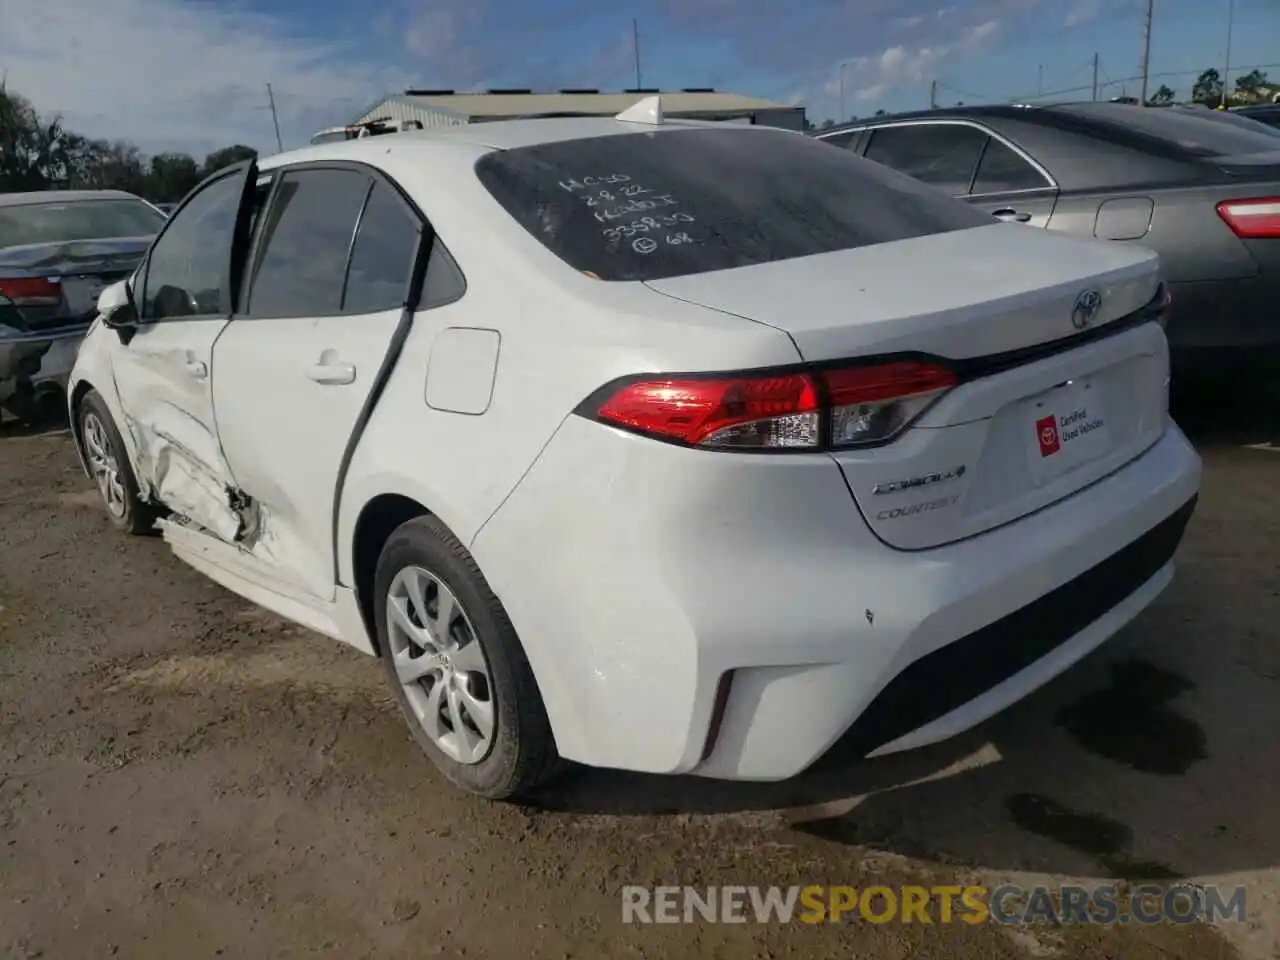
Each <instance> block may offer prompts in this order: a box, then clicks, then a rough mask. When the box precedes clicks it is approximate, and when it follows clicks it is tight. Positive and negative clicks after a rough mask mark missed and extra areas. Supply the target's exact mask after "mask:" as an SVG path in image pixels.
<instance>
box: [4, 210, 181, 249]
mask: <svg viewBox="0 0 1280 960" xmlns="http://www.w3.org/2000/svg"><path fill="white" fill-rule="evenodd" d="M164 222H165V218H164V214H162V213H161V212H160V211H159V210H156V209H154V208H152V207H151V206H149V205H148V204H146V203H143V202H142V201H141V200H127V199H125V200H71V201H62V202H58V201H50V202H48V203H24V204H21V205H18V206H9V207H6V206H0V247H17V246H21V245H23V244H28V243H66V242H68V241H71V240H101V239H105V238H107V237H149V236H154V235H155V234H157V233H159V232H160V228H161V227H163V226H164Z"/></svg>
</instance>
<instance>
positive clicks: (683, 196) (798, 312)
mask: <svg viewBox="0 0 1280 960" xmlns="http://www.w3.org/2000/svg"><path fill="white" fill-rule="evenodd" d="M1158 267H1159V264H1158V261H1157V258H1156V257H1155V255H1154V254H1152V253H1149V252H1147V251H1145V250H1144V249H1142V248H1140V247H1135V246H1130V245H1124V244H1114V243H1106V244H1104V243H1101V242H1086V241H1078V240H1073V239H1069V238H1067V237H1063V236H1059V235H1055V234H1051V233H1045V232H1044V231H1041V230H1032V229H1028V228H1026V227H1025V226H1021V225H1016V224H1006V223H997V222H992V220H991V218H990V217H988V216H987V215H985V214H983V213H981V212H979V211H976V210H974V209H972V208H970V207H968V206H967V205H965V204H963V203H960V202H958V201H955V200H952V199H950V198H947V197H945V196H943V195H941V194H939V193H937V192H935V191H934V190H932V189H931V188H929V187H927V186H922V185H919V184H917V183H916V182H915V181H913V180H911V179H908V178H907V177H905V176H901V175H898V174H895V173H893V172H891V171H889V170H887V169H885V168H884V167H881V166H878V165H876V164H873V163H870V162H867V161H864V160H861V159H858V158H856V157H854V156H852V155H850V154H849V153H847V152H845V151H839V150H832V149H831V148H830V147H829V146H827V145H825V144H822V143H819V142H817V141H814V140H812V139H809V138H806V137H804V136H802V135H798V134H793V133H789V132H783V131H779V130H773V129H768V128H762V127H742V126H736V125H717V124H704V123H694V122H684V121H675V120H666V121H664V120H663V117H662V115H661V108H660V104H659V103H657V102H653V101H645V102H642V103H641V104H639V105H638V106H637V107H635V108H633V109H632V110H630V111H628V112H627V113H625V114H622V115H620V116H619V117H617V118H612V119H545V120H526V121H515V122H505V123H492V124H483V125H470V126H461V127H454V128H450V129H447V130H440V131H429V132H423V133H401V134H394V135H389V136H384V137H377V138H369V139H364V140H357V141H351V142H346V143H333V144H324V145H321V146H317V147H312V148H307V149H304V150H300V151H297V152H293V153H284V154H280V155H278V156H274V157H271V158H270V159H268V160H266V161H264V162H261V163H260V164H258V165H256V166H254V165H241V166H238V167H234V168H230V169H227V170H224V171H221V172H219V173H218V174H215V175H214V176H213V177H211V178H210V179H208V180H207V181H205V182H204V183H203V184H201V185H200V186H199V187H198V188H196V190H194V191H193V192H192V193H191V195H190V196H188V197H187V198H186V200H184V201H183V203H182V204H181V206H180V207H179V208H178V210H177V211H176V212H175V213H174V214H173V216H172V218H171V219H170V220H169V221H168V222H167V224H166V225H165V227H164V229H163V232H162V233H161V234H160V235H159V237H158V238H157V239H156V241H155V243H154V245H153V246H152V247H151V249H150V252H149V253H148V255H147V258H146V261H145V262H144V264H143V266H142V267H141V268H139V270H138V272H137V273H136V274H135V275H134V276H133V277H132V278H131V279H130V280H128V281H125V282H122V283H120V284H117V285H116V286H113V287H110V288H108V289H107V291H106V292H104V294H103V296H102V299H101V301H100V303H99V309H100V312H101V318H100V320H99V321H98V322H97V323H95V325H94V327H93V329H92V331H91V333H90V334H89V336H88V338H87V340H86V341H85V344H84V346H83V348H82V349H81V352H80V356H79V360H78V363H77V365H76V368H75V371H74V373H73V376H72V382H71V387H70V390H69V402H70V407H71V415H72V423H73V424H74V425H75V430H74V433H75V437H76V441H77V443H78V445H79V448H80V452H81V455H82V458H83V461H84V465H85V467H86V469H87V471H88V472H89V473H90V474H91V475H92V477H93V478H95V480H96V482H97V484H98V488H99V490H100V491H101V493H102V496H103V499H104V502H105V505H106V509H107V512H108V514H109V515H110V517H111V518H112V520H113V521H114V523H115V524H116V525H117V526H119V527H120V528H122V529H123V530H126V531H129V532H134V533H136V532H141V531H144V530H147V529H150V528H151V527H152V526H153V524H157V523H158V524H159V526H160V528H161V530H162V531H163V535H164V537H165V538H166V540H167V541H168V542H169V543H170V544H171V545H172V548H173V550H174V552H175V553H176V554H177V555H178V556H179V557H180V558H181V559H183V560H185V561H186V562H188V563H190V564H191V565H193V566H194V567H196V568H197V569H198V570H200V571H202V572H203V573H205V574H207V575H208V576H210V577H212V578H213V579H214V580H216V581H217V582H218V583H220V584H222V585H224V586H225V587H227V588H228V589H230V590H232V591H235V592H236V593H238V594H241V595H243V596H244V597H246V598H248V599H249V600H251V601H254V602H255V603H258V604H261V605H262V606H263V607H266V608H268V609H270V610H273V611H275V612H276V613H278V614H281V615H282V616H284V617H287V618H290V619H292V620H294V621H296V622H298V623H300V624H303V625H305V626H307V627H310V628H312V629H313V630H315V631H317V632H319V633H322V634H327V635H328V636H330V637H333V638H336V639H338V640H341V641H345V642H346V643H349V644H350V645H352V646H354V647H356V648H358V649H360V650H362V651H365V652H366V653H369V654H373V655H377V656H380V657H381V658H382V660H383V662H384V664H385V666H386V670H387V675H388V677H389V679H390V682H391V684H392V686H393V687H394V689H395V691H396V693H397V695H398V697H399V701H400V704H401V706H402V707H403V709H404V713H405V715H406V717H407V718H408V721H409V724H410V726H411V728H412V729H413V732H414V734H415V736H416V738H417V740H418V742H419V743H420V744H421V746H422V749H423V750H424V751H425V752H426V753H427V755H428V756H429V757H430V758H431V759H432V760H433V761H434V762H435V764H436V765H437V766H438V767H439V768H440V769H441V770H442V771H443V772H444V773H445V775H446V776H447V777H448V778H449V779H450V780H452V781H453V782H454V783H456V784H458V785H459V786H461V787H463V788H465V789H467V790H471V791H474V792H476V793H479V794H483V795H485V796H489V797H505V796H512V795H517V794H527V793H528V792H529V791H531V790H532V789H533V788H535V787H536V786H537V785H538V784H539V783H541V782H543V781H544V780H545V778H546V777H547V776H548V775H549V774H550V773H551V772H552V771H553V770H554V769H555V768H556V767H557V766H558V761H559V760H561V759H567V760H573V761H578V762H581V763H584V764H590V765H595V766H601V767H616V768H624V769H629V770H639V771H652V772H660V773H671V774H675V773H693V774H699V775H704V776H708V777H718V778H726V779H746V780H776V779H782V778H786V777H790V776H792V775H794V774H797V773H799V772H800V771H802V770H804V769H805V768H806V767H808V766H809V765H810V764H812V763H813V762H814V761H815V760H817V759H818V758H819V757H820V756H822V754H823V753H824V752H825V751H826V750H827V749H828V748H829V747H830V746H831V745H832V744H833V743H834V742H835V741H836V740H837V739H839V738H841V737H844V736H848V737H850V738H852V739H853V742H854V743H856V745H857V746H858V748H859V749H860V750H861V751H862V752H863V754H864V755H876V754H882V753H888V752H892V751H898V750H903V749H907V748H912V747H916V746H919V745H922V744H927V743H930V742H933V741H936V740H940V739H943V738H945V737H948V736H951V735H952V734H955V733H957V732H959V731H961V730H963V729H965V728H968V727H971V726H973V725H974V724H976V723H978V722H979V721H981V720H983V719H984V718H986V717H989V716H991V715H992V714H994V713H996V712H997V711H999V710H1001V709H1003V708H1004V707H1006V706H1008V705H1009V704H1011V703H1013V702H1014V701H1016V700H1018V699H1019V698H1021V697H1023V696H1024V695H1026V694H1027V693H1028V692H1030V691H1031V690H1033V689H1035V688H1036V687H1038V686H1040V685H1041V684H1043V683H1044V682H1046V681H1047V680H1049V679H1050V678H1051V677H1053V676H1055V675H1056V674H1058V673H1060V672H1061V671H1062V670H1064V669H1065V668H1067V667H1068V666H1069V665H1071V664H1072V663H1074V662H1075V661H1077V660H1079V659H1080V658H1081V657H1082V656H1084V655H1085V654H1086V653H1087V652H1089V651H1090V650H1092V649H1093V648H1095V647H1097V646H1098V645H1099V644H1101V643H1102V642H1103V641H1104V640H1106V639H1107V638H1108V637H1109V636H1111V635H1113V634H1114V633H1115V632H1116V631H1117V630H1119V629H1120V628H1121V627H1122V626H1123V625H1124V624H1125V623H1126V622H1128V621H1129V620H1130V619H1132V618H1133V617H1134V616H1136V615H1137V614H1138V613H1139V612H1140V611H1141V610H1142V609H1143V608H1144V607H1145V606H1146V605H1147V604H1149V603H1150V602H1151V601H1152V600H1153V599H1154V598H1155V597H1156V596H1157V594H1159V593H1160V591H1161V590H1162V589H1163V588H1164V587H1165V586H1166V585H1167V584H1168V583H1169V582H1170V579H1171V577H1172V574H1173V566H1172V558H1173V555H1174V551H1175V548H1176V547H1177V546H1178V543H1179V540H1180V539H1181V537H1182V533H1183V529H1184V527H1185V525H1186V523H1187V520H1188V518H1189V517H1190V515H1191V512H1192V509H1193V507H1194V503H1195V499H1196V495H1197V492H1198V489H1199V481H1200V464H1199V460H1198V458H1197V456H1196V454H1195V452H1194V451H1193V450H1192V448H1191V447H1190V445H1189V444H1188V443H1187V440H1186V439H1185V438H1184V436H1183V435H1182V433H1181V432H1180V431H1179V430H1178V428H1177V427H1176V426H1175V425H1174V424H1173V423H1172V422H1171V421H1170V419H1169V415H1168V404H1167V395H1168V380H1169V373H1168V357H1167V349H1166V343H1165V336H1164V332H1163V329H1162V326H1161V323H1160V320H1161V313H1162V310H1163V308H1164V306H1165V305H1166V301H1165V297H1164V293H1163V289H1162V287H1161V283H1160V279H1159V269H1158Z"/></svg>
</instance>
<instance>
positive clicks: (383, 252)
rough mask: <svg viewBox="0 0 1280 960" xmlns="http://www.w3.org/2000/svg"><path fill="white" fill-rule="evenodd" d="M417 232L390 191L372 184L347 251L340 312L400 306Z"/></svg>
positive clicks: (416, 227) (407, 284)
mask: <svg viewBox="0 0 1280 960" xmlns="http://www.w3.org/2000/svg"><path fill="white" fill-rule="evenodd" d="M419 229H420V228H419V225H418V219H417V217H415V216H413V215H412V214H411V213H410V212H409V211H408V210H407V209H406V208H405V205H404V202H403V201H402V200H401V199H400V198H399V197H397V196H395V190H394V188H392V187H389V186H388V185H387V184H385V183H378V182H375V183H374V186H373V193H371V194H370V195H369V202H368V203H367V204H366V205H365V208H364V214H363V216H361V217H360V227H359V230H358V231H357V232H356V242H355V245H354V246H353V247H352V248H351V267H350V270H349V272H348V274H347V292H346V296H345V298H344V300H343V302H342V312H343V313H378V312H381V311H383V310H395V309H399V308H400V307H401V306H402V305H403V304H404V298H405V293H406V291H407V289H408V286H409V275H410V274H411V273H412V272H413V259H414V255H415V254H416V253H417V249H418V232H419Z"/></svg>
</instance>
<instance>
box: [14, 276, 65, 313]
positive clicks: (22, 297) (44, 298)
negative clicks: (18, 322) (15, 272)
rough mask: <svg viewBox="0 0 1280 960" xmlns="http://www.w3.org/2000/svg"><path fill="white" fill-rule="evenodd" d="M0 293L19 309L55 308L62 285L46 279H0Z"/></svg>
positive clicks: (58, 302)
mask: <svg viewBox="0 0 1280 960" xmlns="http://www.w3.org/2000/svg"><path fill="white" fill-rule="evenodd" d="M0 293H3V294H4V295H5V296H6V297H8V298H9V299H10V300H12V301H13V302H14V303H15V304H17V305H18V306H20V307H56V306H57V305H58V304H60V303H62V284H60V283H57V282H56V281H53V280H50V279H49V278H48V277H0Z"/></svg>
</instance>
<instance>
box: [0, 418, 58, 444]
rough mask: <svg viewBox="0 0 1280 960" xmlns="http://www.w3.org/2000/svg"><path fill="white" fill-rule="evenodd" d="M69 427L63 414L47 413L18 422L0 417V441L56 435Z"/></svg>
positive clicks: (14, 419)
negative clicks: (49, 434) (48, 434)
mask: <svg viewBox="0 0 1280 960" xmlns="http://www.w3.org/2000/svg"><path fill="white" fill-rule="evenodd" d="M69 426H70V423H69V422H68V421H67V416H66V414H65V413H62V412H60V413H48V414H45V415H44V416H41V417H39V418H38V419H34V420H25V419H24V420H18V419H16V418H12V417H8V416H4V417H0V440H6V439H9V438H11V437H12V438H17V437H38V436H41V435H43V434H46V433H58V432H59V431H61V430H66V429H67V428H68V427H69Z"/></svg>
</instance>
